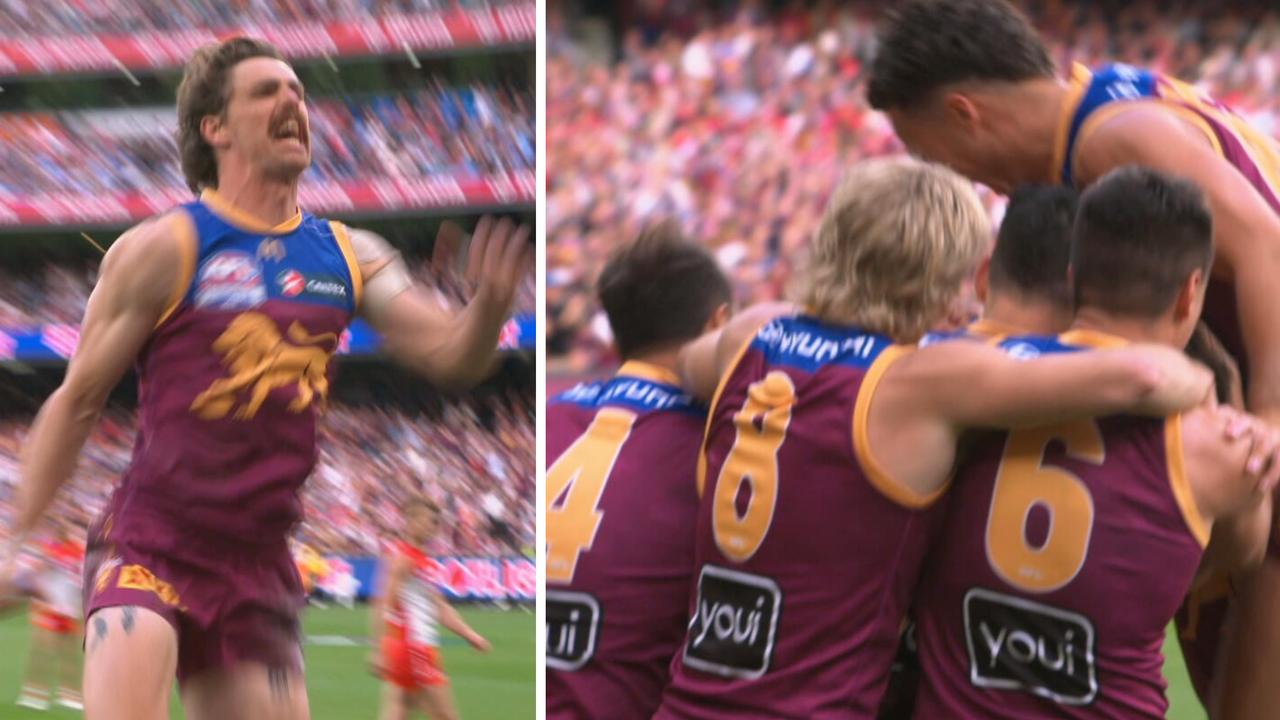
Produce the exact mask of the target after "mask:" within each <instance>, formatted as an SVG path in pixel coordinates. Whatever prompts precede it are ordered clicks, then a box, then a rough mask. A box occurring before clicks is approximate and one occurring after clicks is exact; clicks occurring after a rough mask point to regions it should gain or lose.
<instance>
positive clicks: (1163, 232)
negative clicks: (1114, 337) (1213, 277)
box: [1071, 165, 1213, 318]
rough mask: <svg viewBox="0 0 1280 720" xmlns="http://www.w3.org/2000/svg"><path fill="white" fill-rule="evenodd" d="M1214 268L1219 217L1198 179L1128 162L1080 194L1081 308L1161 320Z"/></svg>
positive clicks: (1077, 280)
mask: <svg viewBox="0 0 1280 720" xmlns="http://www.w3.org/2000/svg"><path fill="white" fill-rule="evenodd" d="M1212 265H1213V216H1212V214H1211V213H1210V212H1209V206H1208V204H1207V203H1206V202H1205V199H1204V193H1202V192H1201V191H1200V188H1199V187H1197V186H1196V185H1195V184H1194V183H1192V182H1191V181H1189V180H1183V179H1181V178H1176V177H1173V176H1170V175H1164V174H1162V173H1159V172H1156V171H1155V170H1151V169H1149V168H1144V167H1138V166H1136V165H1130V166H1127V167H1122V168H1119V169H1117V170H1113V171H1111V172H1110V173H1107V174H1106V175H1105V176H1103V178H1102V179H1101V180H1099V181H1098V182H1096V183H1094V185H1093V186H1092V187H1090V188H1089V189H1088V190H1086V191H1085V193H1084V195H1082V196H1081V197H1080V210H1079V211H1078V212H1077V213H1076V222H1075V227H1074V228H1073V231H1072V245H1071V272H1072V283H1073V289H1074V291H1075V305H1076V307H1077V308H1080V307H1096V308H1100V309H1103V310H1106V311H1107V312H1109V313H1114V314H1116V315H1124V316H1129V317H1140V318H1156V317H1159V316H1160V315H1163V314H1164V313H1165V312H1167V311H1168V310H1169V307H1170V306H1171V305H1172V304H1173V302H1174V300H1175V299H1176V298H1177V296H1178V292H1179V290H1181V288H1182V283H1184V282H1185V281H1186V280H1187V278H1188V277H1189V276H1190V275H1191V273H1192V272H1193V271H1195V270H1197V269H1199V270H1201V271H1203V272H1204V274H1205V276H1206V277H1205V279H1206V280H1208V274H1209V269H1210V267H1211V266H1212Z"/></svg>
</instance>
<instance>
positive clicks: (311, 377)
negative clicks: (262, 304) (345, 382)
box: [191, 312, 338, 420]
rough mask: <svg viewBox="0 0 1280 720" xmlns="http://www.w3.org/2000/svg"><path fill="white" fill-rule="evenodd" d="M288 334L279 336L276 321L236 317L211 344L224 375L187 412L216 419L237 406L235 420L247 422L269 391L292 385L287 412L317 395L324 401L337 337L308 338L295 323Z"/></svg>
mask: <svg viewBox="0 0 1280 720" xmlns="http://www.w3.org/2000/svg"><path fill="white" fill-rule="evenodd" d="M287 335H288V339H285V338H284V337H281V335H280V330H279V328H278V327H277V326H276V323H275V321H274V320H272V319H271V318H269V317H267V316H266V315H263V314H262V313H256V312H246V313H242V314H240V315H239V316H237V317H236V319H234V320H232V321H231V324H230V325H228V326H227V329H226V330H225V331H224V332H223V333H222V335H220V336H219V337H218V339H217V340H215V341H214V342H213V351H214V352H216V353H218V354H220V355H222V364H223V365H225V366H227V377H225V378H222V379H220V380H217V381H215V382H214V383H213V384H212V385H210V386H209V389H208V390H205V391H204V392H202V393H200V394H199V395H198V396H196V399H195V400H194V401H192V403H191V411H192V412H194V413H196V414H197V415H199V416H200V417H202V418H204V419H205V420H217V419H219V418H223V417H226V415H227V413H229V412H231V410H232V408H234V407H236V405H237V404H239V406H240V407H239V408H238V409H236V412H235V418H236V419H237V420H249V419H251V418H253V417H254V416H255V415H257V414H258V410H259V409H260V408H261V407H262V404H263V403H264V402H266V400H267V396H268V395H270V394H271V391H272V390H275V389H277V388H282V387H289V386H291V385H294V386H296V387H297V389H298V396H297V397H296V398H294V399H293V401H292V402H290V403H289V412H294V413H300V412H302V411H303V410H306V409H307V408H308V407H310V406H311V403H312V401H313V400H315V399H316V398H317V396H318V397H319V400H320V402H321V403H323V402H324V400H325V398H326V397H327V396H328V394H329V379H328V376H327V374H326V372H327V370H328V368H329V357H330V355H332V353H333V348H336V347H337V344H338V337H337V335H335V334H333V333H322V334H320V335H310V334H308V333H307V330H306V328H304V327H302V325H301V323H299V322H297V321H294V323H293V324H292V325H290V326H289V330H288V332H287Z"/></svg>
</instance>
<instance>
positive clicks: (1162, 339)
mask: <svg viewBox="0 0 1280 720" xmlns="http://www.w3.org/2000/svg"><path fill="white" fill-rule="evenodd" d="M1071 329H1072V330H1091V331H1094V332H1101V333H1106V334H1108V335H1114V336H1116V337H1121V338H1124V339H1125V340H1129V341H1131V342H1149V343H1158V344H1161V345H1174V344H1176V343H1175V339H1174V333H1173V332H1172V331H1171V330H1169V329H1168V328H1167V327H1165V323H1163V322H1159V321H1152V320H1150V319H1144V318H1134V317H1124V316H1120V315H1113V314H1111V313H1108V312H1106V311H1105V310H1100V309H1098V308H1089V307H1085V308H1080V310H1078V311H1077V312H1076V318H1075V320H1074V321H1072V323H1071Z"/></svg>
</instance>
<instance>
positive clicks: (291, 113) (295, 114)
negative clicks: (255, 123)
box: [267, 105, 310, 145]
mask: <svg viewBox="0 0 1280 720" xmlns="http://www.w3.org/2000/svg"><path fill="white" fill-rule="evenodd" d="M290 120H293V121H294V122H296V123H297V124H298V139H299V140H301V141H302V143H303V144H304V145H307V144H308V143H309V140H310V128H308V127H307V121H306V120H305V119H304V118H303V116H302V113H301V112H299V111H298V107H297V106H296V105H291V106H286V107H284V108H282V109H281V110H280V111H278V112H277V113H276V114H275V115H273V116H272V117H271V120H270V122H268V123H267V133H268V134H269V135H270V136H271V137H277V136H278V135H279V133H280V129H281V128H282V127H283V126H284V124H285V123H287V122H289V121H290Z"/></svg>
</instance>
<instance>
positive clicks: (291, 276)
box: [276, 270, 307, 297]
mask: <svg viewBox="0 0 1280 720" xmlns="http://www.w3.org/2000/svg"><path fill="white" fill-rule="evenodd" d="M276 282H277V283H279V284H280V294H281V295H284V296H285V297H297V296H298V295H301V294H302V291H303V290H306V289H307V279H306V278H304V277H302V273H300V272H298V271H297V270H285V271H284V272H282V273H280V275H279V276H278V277H276Z"/></svg>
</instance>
